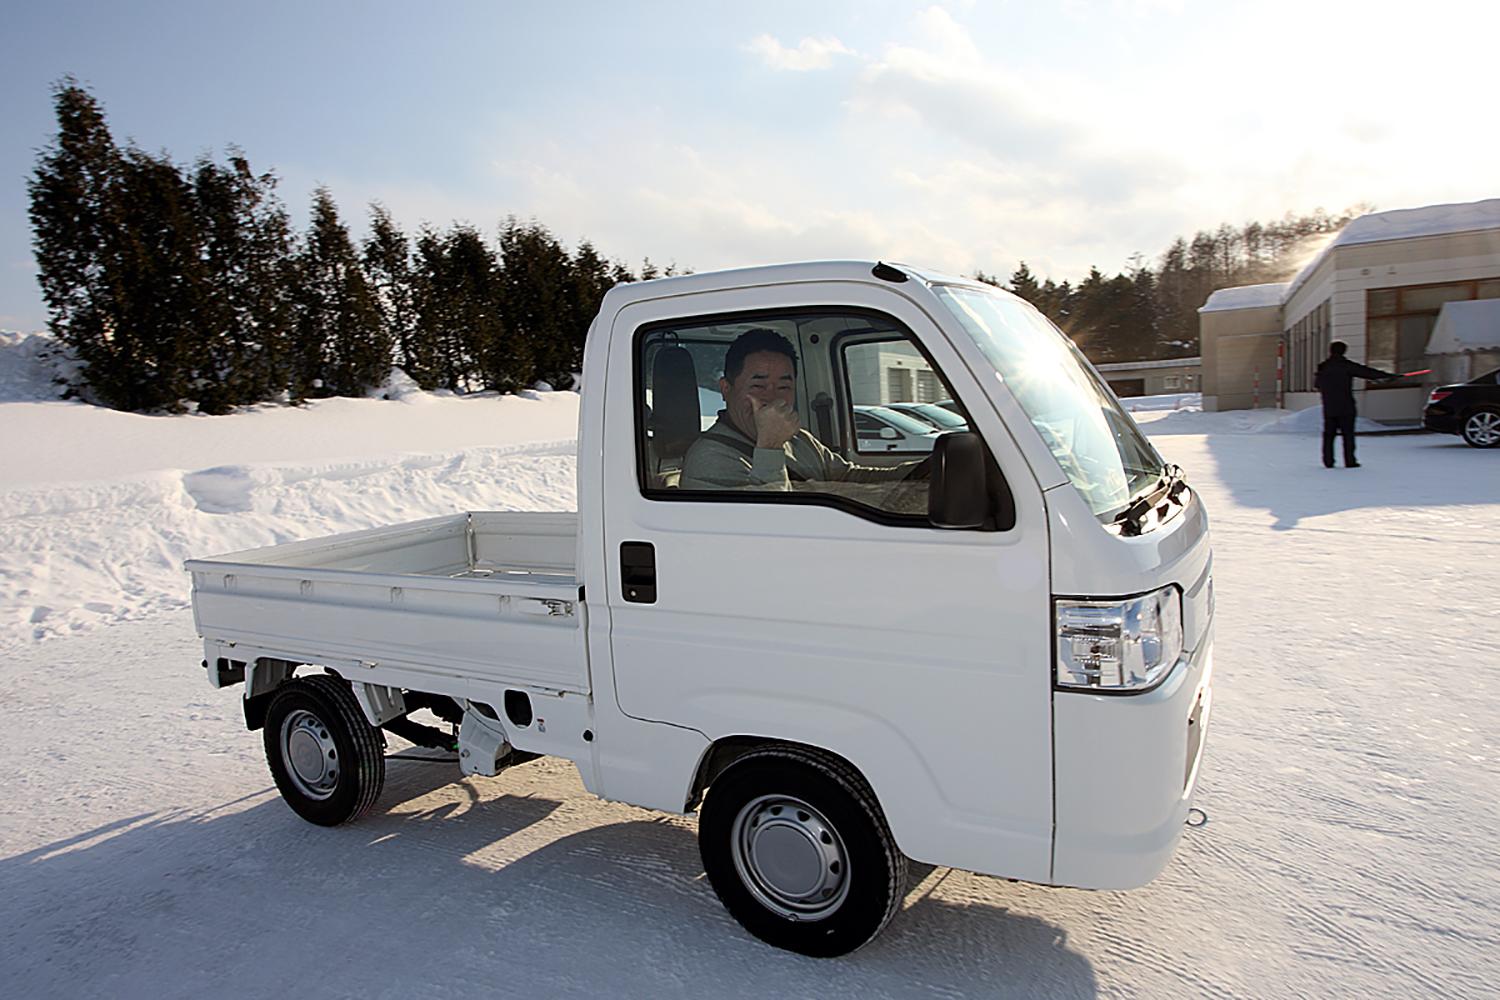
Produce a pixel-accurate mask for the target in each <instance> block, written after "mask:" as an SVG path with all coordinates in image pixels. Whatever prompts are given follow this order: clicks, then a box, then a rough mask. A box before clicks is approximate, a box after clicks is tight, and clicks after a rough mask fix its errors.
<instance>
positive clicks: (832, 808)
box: [698, 747, 907, 958]
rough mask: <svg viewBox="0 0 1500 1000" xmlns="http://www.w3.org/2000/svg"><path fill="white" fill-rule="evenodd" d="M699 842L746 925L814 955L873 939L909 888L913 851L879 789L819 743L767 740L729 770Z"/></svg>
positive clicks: (720, 888)
mask: <svg viewBox="0 0 1500 1000" xmlns="http://www.w3.org/2000/svg"><path fill="white" fill-rule="evenodd" d="M778 809H779V810H780V811H778ZM698 850H699V851H700V853H701V854H702V856H703V868H704V870H705V871H706V872H707V873H708V880H709V882H710V883H711V884H712V885H713V887H714V892H716V893H717V894H718V896H719V900H720V901H721V902H722V903H723V904H724V907H725V908H726V909H727V910H728V911H729V913H730V915H731V916H733V917H734V918H735V919H736V920H738V921H739V922H740V924H741V925H742V926H743V927H744V928H745V929H746V930H747V931H749V932H750V933H751V934H754V935H755V936H756V937H758V938H760V939H761V940H762V941H765V942H766V943H768V944H772V945H775V946H776V947H778V948H785V949H787V950H788V951H795V952H799V953H801V954H803V955H811V956H814V957H816V958H832V957H834V956H837V955H846V954H848V953H849V952H851V951H854V950H855V949H856V948H859V947H861V946H862V945H864V944H865V943H867V942H868V941H870V940H871V939H872V938H874V937H875V935H876V934H879V933H880V931H881V929H882V928H884V927H885V925H886V924H887V923H889V922H890V920H891V917H893V916H895V914H896V910H897V909H898V908H899V907H900V905H901V900H902V899H903V897H904V896H905V895H906V877H907V859H906V856H905V855H904V854H902V853H901V851H900V850H899V849H897V847H896V842H895V839H894V838H893V837H892V836H891V831H890V827H889V826H888V825H887V824H886V821H885V814H884V813H883V812H881V809H880V804H879V803H878V802H877V801H876V799H875V793H874V791H872V790H871V788H870V786H869V784H867V783H866V782H865V780H864V779H863V778H862V777H860V775H859V774H858V773H857V772H856V771H855V770H854V769H853V768H851V767H850V766H849V765H848V764H846V763H844V762H843V761H841V760H839V759H838V758H836V757H833V756H831V755H829V754H824V753H819V752H817V751H813V750H806V749H802V748H799V747H767V748H765V749H763V750H754V751H751V752H750V753H748V754H746V755H745V756H743V757H741V758H739V759H738V760H736V761H735V762H734V763H733V764H731V765H730V766H729V767H728V768H726V769H725V771H724V772H723V773H722V774H720V775H719V776H718V777H717V778H716V779H714V782H713V784H712V786H710V788H709V790H708V797H707V799H706V801H705V802H704V804H703V811H702V815H701V817H700V819H699V823H698Z"/></svg>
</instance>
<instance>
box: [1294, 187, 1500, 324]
mask: <svg viewBox="0 0 1500 1000" xmlns="http://www.w3.org/2000/svg"><path fill="white" fill-rule="evenodd" d="M1483 229H1495V230H1500V198H1486V199H1485V200H1484V201H1468V202H1461V203H1459V204H1456V205H1426V206H1423V207H1422V208H1398V209H1394V210H1392V211H1390V212H1371V213H1370V214H1369V215H1361V216H1360V217H1359V218H1357V219H1355V220H1354V221H1353V222H1351V223H1349V224H1348V225H1347V226H1345V227H1344V228H1343V229H1341V230H1339V233H1338V235H1337V236H1335V237H1334V238H1333V239H1332V240H1330V241H1329V242H1328V245H1327V246H1325V247H1324V248H1323V249H1322V250H1321V251H1320V252H1319V253H1318V255H1317V256H1316V257H1314V258H1313V259H1312V260H1310V261H1308V262H1307V265H1306V266H1305V267H1303V268H1302V270H1300V271H1298V272H1297V276H1296V277H1295V278H1293V279H1292V281H1291V285H1290V287H1288V288H1287V290H1286V294H1285V295H1284V296H1282V301H1283V302H1285V301H1286V300H1287V299H1290V298H1291V297H1292V296H1293V295H1295V294H1296V293H1297V289H1299V288H1301V287H1302V285H1303V284H1305V283H1306V282H1307V279H1308V278H1310V277H1312V274H1313V272H1314V271H1316V270H1317V269H1318V265H1319V264H1321V263H1323V261H1324V259H1325V258H1326V257H1327V256H1328V255H1329V254H1331V253H1333V251H1334V249H1335V248H1337V247H1343V246H1352V245H1354V244H1357V243H1385V242H1388V241H1391V240H1410V239H1416V238H1417V237H1420V236H1447V235H1449V234H1451V233H1469V232H1475V231H1477V230H1483Z"/></svg>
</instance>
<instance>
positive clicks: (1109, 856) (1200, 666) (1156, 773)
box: [1052, 625, 1213, 889]
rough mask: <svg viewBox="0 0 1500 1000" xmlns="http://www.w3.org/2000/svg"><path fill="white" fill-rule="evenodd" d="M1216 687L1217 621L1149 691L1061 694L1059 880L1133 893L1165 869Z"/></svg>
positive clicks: (1056, 721) (1193, 781)
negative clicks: (1165, 677)
mask: <svg viewBox="0 0 1500 1000" xmlns="http://www.w3.org/2000/svg"><path fill="white" fill-rule="evenodd" d="M1212 682H1213V630H1212V626H1211V625H1210V627H1209V629H1208V630H1206V631H1205V632H1204V634H1203V638H1202V640H1201V641H1200V642H1199V644H1198V648H1197V649H1196V650H1194V651H1193V653H1192V654H1191V656H1189V657H1187V658H1185V659H1184V660H1182V661H1179V663H1178V664H1177V667H1176V668H1175V669H1174V670H1173V671H1172V673H1171V674H1170V675H1169V676H1168V677H1167V679H1166V680H1165V681H1164V682H1163V683H1162V684H1161V685H1160V686H1159V687H1157V688H1155V689H1154V690H1152V691H1148V692H1146V693H1145V694H1139V695H1095V694H1085V693H1079V692H1072V691H1057V692H1055V693H1054V695H1053V699H1052V720H1053V747H1054V750H1053V753H1054V759H1055V761H1056V776H1055V782H1056V784H1055V789H1056V793H1055V794H1056V799H1055V811H1054V821H1055V824H1056V825H1055V833H1054V836H1053V845H1052V882H1053V884H1055V885H1067V886H1077V887H1079V888H1085V889H1132V888H1135V887H1136V886H1140V885H1144V884H1145V883H1147V882H1149V881H1151V880H1152V879H1153V878H1155V877H1156V876H1157V874H1159V873H1160V872H1161V870H1162V869H1163V868H1165V867H1166V866H1167V862H1168V861H1170V860H1171V858H1172V852H1173V851H1174V850H1175V849H1176V847H1177V840H1178V838H1179V837H1181V836H1182V831H1183V824H1184V823H1185V822H1186V820H1187V812H1188V806H1189V805H1190V803H1191V801H1192V795H1193V789H1194V788H1195V787H1196V785H1197V783H1198V767H1199V764H1200V763H1201V761H1202V755H1203V747H1204V745H1205V743H1206V742H1207V741H1206V737H1207V734H1208V724H1209V716H1210V714H1211V712H1212V708H1213V687H1212Z"/></svg>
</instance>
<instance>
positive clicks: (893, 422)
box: [854, 406, 942, 451]
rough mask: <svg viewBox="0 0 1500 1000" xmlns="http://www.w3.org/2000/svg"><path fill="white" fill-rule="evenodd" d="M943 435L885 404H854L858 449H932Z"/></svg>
mask: <svg viewBox="0 0 1500 1000" xmlns="http://www.w3.org/2000/svg"><path fill="white" fill-rule="evenodd" d="M941 435H942V431H940V430H938V429H937V428H936V427H934V426H932V425H931V424H924V423H923V422H922V421H920V420H918V419H917V418H916V417H912V416H908V415H907V414H905V413H897V412H896V411H895V410H893V409H890V408H889V407H885V406H856V407H855V408H854V436H855V438H856V439H857V440H856V447H857V448H858V450H859V451H931V450H932V448H933V445H934V443H935V442H936V441H937V439H938V438H939V437H940V436H941Z"/></svg>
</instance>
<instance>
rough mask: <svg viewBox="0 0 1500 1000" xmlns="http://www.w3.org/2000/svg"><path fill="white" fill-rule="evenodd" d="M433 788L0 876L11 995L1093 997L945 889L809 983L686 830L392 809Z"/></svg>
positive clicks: (148, 820) (1026, 940)
mask: <svg viewBox="0 0 1500 1000" xmlns="http://www.w3.org/2000/svg"><path fill="white" fill-rule="evenodd" d="M434 772H437V773H434ZM450 776H451V774H450V772H449V771H448V769H446V768H440V767H436V766H430V765H424V764H408V765H406V766H405V767H399V766H396V765H393V766H392V768H391V780H390V781H389V782H388V788H387V794H386V795H385V796H383V797H382V800H381V803H380V805H379V806H377V811H376V813H375V814H372V815H371V816H369V817H367V818H366V819H365V820H364V821H362V822H360V823H357V824H354V825H351V826H348V827H340V828H336V829H321V828H317V827H313V826H310V825H308V824H306V823H304V822H302V821H301V820H299V819H297V818H296V817H295V816H294V815H293V814H292V813H291V812H290V810H288V809H287V807H286V806H285V805H284V804H283V803H282V802H281V801H280V800H279V799H277V798H271V797H266V795H267V793H259V794H257V795H255V796H251V797H249V799H248V800H242V801H241V802H239V803H224V804H223V805H222V806H220V807H218V808H217V809H215V810H214V811H212V812H208V813H204V812H195V813H191V814H187V813H183V812H170V813H154V814H148V815H144V816H137V817H134V818H132V819H128V820H122V821H119V822H116V823H112V824H108V825H105V826H101V827H98V828H96V829H93V830H90V831H87V832H83V833H80V834H78V835H76V836H73V837H69V838H65V839H62V840H59V841H57V842H55V843H52V844H49V845H47V846H46V847H43V848H40V849H37V850H34V851H30V852H27V853H25V854H21V855H17V856H14V857H10V858H6V859H3V860H0V885H3V886H5V887H6V891H5V892H4V893H3V898H0V954H3V955H5V956H6V957H5V959H4V962H3V966H4V969H5V970H6V975H7V977H8V983H9V987H8V989H7V992H10V991H11V990H12V989H16V988H17V987H19V990H18V992H14V993H12V994H11V995H17V996H27V997H44V996H82V995H106V994H107V995H111V996H117V997H128V996H143V997H144V996H150V997H170V996H183V997H195V998H196V997H201V996H203V995H215V996H236V997H260V996H266V997H270V996H278V997H279V996H286V995H289V994H292V993H294V992H300V991H305V990H307V989H309V988H311V989H312V990H313V992H315V993H317V994H318V995H323V996H360V997H371V996H412V995H417V994H419V993H424V992H429V991H430V990H431V989H432V988H434V987H437V988H438V989H439V990H441V991H443V992H452V991H454V990H457V991H461V992H463V993H474V992H478V991H482V992H484V993H487V994H488V993H493V994H496V995H505V994H513V993H526V994H530V995H542V996H552V995H581V994H587V995H600V994H607V995H615V996H620V995H623V996H647V995H650V996H693V997H697V996H701V995H703V994H704V993H705V992H706V991H709V992H713V993H718V994H727V995H741V994H746V995H748V994H757V995H772V996H774V995H812V996H861V997H867V996H891V995H906V994H910V993H912V992H916V991H923V992H928V991H933V992H956V993H959V994H962V995H969V996H975V995H982V996H1022V997H1031V996H1041V995H1046V996H1052V997H1072V996H1079V997H1088V996H1094V995H1096V993H1097V985H1096V980H1095V976H1094V972H1093V969H1092V967H1091V966H1090V964H1089V962H1088V961H1087V959H1085V958H1084V957H1083V956H1082V955H1080V954H1079V953H1078V952H1076V951H1074V950H1073V949H1071V948H1070V947H1069V946H1068V943H1067V937H1066V934H1065V932H1064V931H1062V930H1061V929H1059V928H1058V927H1056V926H1053V925H1051V924H1049V923H1046V922H1044V921H1042V920H1038V919H1036V918H1034V917H1030V916H1025V915H1021V914H1017V913H1014V912H1011V911H1010V910H1008V909H1007V908H1006V907H1005V906H1003V905H995V904H993V903H989V902H974V901H968V902H965V903H964V904H963V905H956V904H954V903H951V902H947V901H943V900H941V899H936V898H934V897H933V895H932V894H931V889H932V887H933V885H934V883H935V882H936V881H937V880H938V879H939V878H941V877H942V875H943V872H944V870H943V869H939V870H937V872H936V873H934V875H933V877H930V878H928V879H926V880H925V881H923V882H922V883H921V885H919V886H918V887H917V888H916V889H915V890H914V891H913V892H912V893H911V894H910V895H909V896H908V898H907V902H906V907H905V910H904V912H902V913H900V914H898V915H897V917H896V919H895V920H894V921H893V922H892V923H891V925H890V926H889V927H888V928H887V929H886V931H885V933H884V934H883V935H882V936H880V937H879V938H877V939H876V940H875V941H874V942H873V943H871V944H870V945H868V946H867V947H865V948H864V949H863V950H861V951H859V952H856V953H855V954H853V955H851V956H847V957H845V958H842V959H836V960H817V959H809V958H804V957H802V956H799V955H793V954H789V953H786V952H782V951H778V950H776V949H773V948H771V947H769V946H767V945H764V944H762V943H761V942H760V941H758V940H756V939H754V938H752V937H750V936H749V934H747V933H746V932H745V931H743V930H742V929H741V928H740V927H739V926H738V925H737V924H736V923H735V922H734V920H733V919H732V918H731V917H730V916H729V915H728V914H727V913H726V912H725V911H724V909H723V908H722V907H721V906H720V905H719V902H718V899H717V898H716V897H715V896H714V893H713V890H712V888H711V887H710V886H709V885H708V882H707V879H706V878H705V877H704V875H703V868H702V864H701V862H700V861H699V858H698V847H697V842H696V838H695V836H694V831H693V829H692V823H691V821H687V820H683V819H681V818H666V817H656V816H654V814H651V813H648V812H646V811H643V810H638V809H634V808H632V807H628V806H618V807H610V808H611V809H612V810H614V811H616V812H618V814H619V815H620V816H622V817H624V818H623V819H622V821H619V822H611V823H606V824H604V825H596V826H593V827H590V828H587V829H583V830H576V829H574V830H573V832H566V830H561V829H560V830H559V831H558V833H556V834H549V833H548V831H547V829H546V825H547V824H548V823H549V822H553V821H555V822H556V823H557V825H559V826H560V827H561V826H562V825H563V824H565V823H566V824H567V826H568V827H569V828H575V827H576V826H577V822H576V821H573V822H572V823H568V821H567V820H566V818H565V817H566V812H567V810H566V806H567V803H566V802H565V801H560V800H557V799H552V798H545V797H535V796H533V797H526V796H515V795H501V796H499V797H494V798H488V799H485V798H481V797H480V795H479V794H478V793H476V792H475V790H474V789H473V788H472V787H471V786H468V785H467V783H461V784H459V785H456V786H452V787H453V788H455V789H458V790H459V791H460V792H464V791H465V790H466V791H467V795H462V794H461V795H460V796H459V797H458V798H456V799H452V800H450V801H445V802H442V803H439V804H438V805H437V806H435V807H433V808H430V809H429V808H419V809H417V810H416V811H412V810H410V809H409V808H402V806H403V803H409V802H412V801H414V800H416V799H417V798H419V797H420V796H422V795H424V794H426V793H427V792H428V791H431V790H433V789H436V788H438V787H441V786H443V785H445V783H446V780H447V778H448V777H450ZM255 800H260V801H258V802H256V804H254V805H250V806H248V807H244V804H243V803H244V801H255ZM636 817H639V818H636ZM925 871H930V869H926V868H925V866H924V868H922V869H919V871H918V874H919V875H920V874H922V873H923V872H925ZM996 885H997V887H998V890H997V891H998V892H1003V891H1004V884H1003V883H996Z"/></svg>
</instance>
